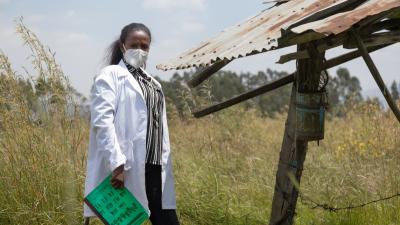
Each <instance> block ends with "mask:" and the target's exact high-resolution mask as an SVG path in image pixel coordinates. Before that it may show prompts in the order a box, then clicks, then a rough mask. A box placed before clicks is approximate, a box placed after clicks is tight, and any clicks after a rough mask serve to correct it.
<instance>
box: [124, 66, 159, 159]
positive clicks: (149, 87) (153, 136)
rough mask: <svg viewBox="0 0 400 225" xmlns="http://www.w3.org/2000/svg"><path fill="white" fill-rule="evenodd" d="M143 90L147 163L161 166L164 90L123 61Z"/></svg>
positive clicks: (140, 70) (141, 71) (147, 76)
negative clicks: (145, 115) (145, 112)
mask: <svg viewBox="0 0 400 225" xmlns="http://www.w3.org/2000/svg"><path fill="white" fill-rule="evenodd" d="M122 60H123V61H124V63H125V65H126V67H127V69H128V70H129V72H130V73H131V74H132V75H133V77H134V78H135V79H136V80H137V81H138V83H139V86H140V88H141V89H142V92H143V95H144V98H145V100H146V106H147V118H148V120H147V135H146V163H149V164H156V165H161V152H162V137H163V126H162V124H163V123H162V112H163V107H164V105H163V100H164V94H163V91H162V89H161V88H160V87H159V86H158V85H157V84H156V83H155V82H154V81H153V78H151V77H150V76H149V75H147V74H146V73H144V72H143V70H142V69H140V68H135V67H133V66H131V65H130V64H128V63H127V62H126V61H125V60H124V59H122Z"/></svg>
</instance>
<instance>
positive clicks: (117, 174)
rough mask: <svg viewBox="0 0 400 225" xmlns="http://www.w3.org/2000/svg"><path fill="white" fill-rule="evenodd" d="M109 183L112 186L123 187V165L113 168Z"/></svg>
mask: <svg viewBox="0 0 400 225" xmlns="http://www.w3.org/2000/svg"><path fill="white" fill-rule="evenodd" d="M111 185H112V186H113V187H114V188H123V187H124V165H121V166H119V167H117V168H115V170H114V171H113V172H112V175H111Z"/></svg>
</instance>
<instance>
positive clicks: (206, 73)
mask: <svg viewBox="0 0 400 225" xmlns="http://www.w3.org/2000/svg"><path fill="white" fill-rule="evenodd" d="M230 62H231V61H230V60H227V59H225V60H221V61H218V62H216V63H214V64H213V65H211V66H209V67H207V68H205V69H202V70H200V71H199V72H197V73H195V74H193V78H192V79H191V80H189V81H188V82H187V84H188V86H189V87H191V88H194V87H196V86H198V85H199V84H201V83H202V82H203V81H205V80H206V79H207V78H209V77H210V76H212V75H213V74H214V73H216V72H218V70H220V69H222V67H224V66H226V65H227V64H228V63H230Z"/></svg>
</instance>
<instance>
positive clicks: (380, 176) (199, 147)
mask: <svg viewBox="0 0 400 225" xmlns="http://www.w3.org/2000/svg"><path fill="white" fill-rule="evenodd" d="M17 28H18V29H17V30H18V31H19V33H20V34H21V36H22V38H23V39H24V40H25V41H26V42H27V44H28V45H29V46H30V47H31V48H32V49H33V51H32V52H33V60H32V63H33V65H34V67H35V68H36V70H35V71H36V72H37V74H33V75H32V77H33V79H34V82H39V81H40V79H38V78H43V79H45V80H46V81H48V84H49V85H48V86H46V89H45V92H44V93H45V94H44V95H43V96H42V97H41V98H40V99H38V102H40V104H39V105H40V106H41V107H40V108H41V109H42V110H41V111H39V113H36V114H35V115H34V116H32V110H31V107H32V106H31V105H30V104H29V102H27V101H26V94H27V93H26V92H24V90H23V89H21V87H20V86H19V85H18V80H17V77H18V75H17V74H16V73H15V72H14V70H13V69H12V67H11V64H10V62H9V61H8V59H7V57H6V55H5V54H4V53H2V52H0V74H1V75H2V76H4V79H1V83H0V153H1V155H2V157H1V158H0V224H1V225H3V224H4V225H6V224H29V225H32V224H46V225H55V224H83V218H82V210H83V201H82V199H83V183H84V179H85V170H86V156H87V150H88V137H89V129H88V128H89V122H88V120H85V119H82V118H81V117H80V116H79V111H78V108H74V107H71V105H72V106H73V104H72V102H73V99H72V98H71V96H70V95H69V93H68V91H66V89H65V88H62V87H63V85H64V86H67V84H68V81H67V79H66V78H65V77H64V74H63V73H62V70H61V69H60V68H59V66H58V65H57V64H56V62H55V61H54V59H53V58H52V56H51V54H50V53H49V52H48V51H47V50H45V49H44V48H41V44H40V43H38V42H37V39H36V37H35V36H33V34H32V33H30V32H29V30H27V29H26V28H25V27H23V25H22V24H20V25H19V26H18V27H17ZM67 104H68V107H66V105H67ZM167 107H170V108H169V115H168V119H169V121H168V122H169V129H170V138H171V150H172V154H173V163H174V165H173V166H174V167H173V169H174V174H175V181H176V192H177V205H178V215H179V217H180V220H181V223H182V224H184V225H186V224H256V225H259V224H268V218H269V214H270V207H271V199H272V195H273V190H274V184H275V173H276V168H277V162H278V156H279V151H280V145H281V142H282V137H283V128H284V122H285V118H286V115H284V114H282V115H277V116H276V118H274V119H271V118H262V117H261V116H260V115H259V114H258V113H257V112H256V111H252V110H250V111H245V110H243V109H242V108H241V107H240V106H235V107H233V108H230V109H228V110H225V111H223V112H220V113H217V114H215V115H211V116H207V117H204V118H202V119H192V118H189V119H185V120H181V119H179V118H178V116H177V113H175V112H174V109H173V108H172V106H170V105H169V106H167ZM399 137H400V126H399V124H398V122H397V121H396V119H395V117H394V116H393V115H392V114H391V113H388V112H383V111H382V110H381V109H379V108H378V106H376V105H374V104H370V103H365V104H361V105H355V106H353V107H352V108H348V109H347V116H346V117H342V118H329V119H328V120H327V122H326V131H325V139H324V140H323V141H321V142H320V144H319V146H317V144H316V143H315V142H312V143H310V144H309V149H308V153H307V157H306V162H305V168H304V171H303V177H302V181H301V190H300V191H301V192H302V195H303V196H305V198H306V199H312V200H313V201H316V202H319V203H321V204H329V205H332V206H334V207H344V206H349V205H356V204H360V203H363V202H367V201H371V200H374V199H379V198H382V197H386V196H390V195H393V194H395V193H398V192H400V176H399V172H400V138H399ZM311 206H313V205H312V204H311ZM295 221H296V224H298V225H313V224H315V225H326V224H328V225H339V224H341V225H359V224H371V225H372V224H373V225H389V224H390V225H398V224H400V198H392V199H390V200H386V201H382V202H378V203H374V204H370V205H368V206H365V207H362V208H358V209H353V210H344V211H339V212H328V211H325V210H322V209H318V208H316V209H310V205H308V204H307V201H300V200H299V202H298V205H297V214H296V218H295ZM92 224H100V222H99V221H96V222H93V223H92Z"/></svg>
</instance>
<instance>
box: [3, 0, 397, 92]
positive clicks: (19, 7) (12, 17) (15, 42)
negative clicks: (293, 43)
mask: <svg viewBox="0 0 400 225" xmlns="http://www.w3.org/2000/svg"><path fill="white" fill-rule="evenodd" d="M262 2H263V1H262V0H253V1H244V0H242V1H238V0H236V1H232V0H130V1H126V0H120V1H93V0H90V1H76V0H70V1H55V0H53V1H49V0H46V1H45V0H35V1H34V0H0V50H1V51H3V52H4V53H5V54H6V55H8V56H9V59H10V61H11V62H12V64H13V67H14V69H15V70H16V71H17V72H19V73H20V74H23V69H22V66H25V67H27V68H29V64H30V63H29V60H28V59H27V57H28V56H29V55H30V52H29V49H28V48H27V46H23V41H22V40H21V38H20V37H19V36H18V35H17V34H16V33H15V25H16V22H15V21H16V19H18V18H19V17H20V16H23V21H24V24H25V25H26V26H27V27H28V28H29V29H31V30H32V31H33V32H34V33H35V34H36V35H37V36H38V37H39V39H40V40H41V42H42V43H43V44H45V45H46V46H48V47H50V48H51V50H52V51H53V52H55V53H56V55H55V57H56V60H57V62H58V63H59V64H61V66H62V69H63V71H64V72H65V73H66V74H67V76H68V77H69V79H70V82H71V84H72V85H73V86H74V87H75V88H76V89H77V90H78V91H79V92H81V93H83V94H84V95H85V96H89V90H90V87H91V85H92V83H93V77H94V76H95V74H96V73H98V71H99V70H100V69H101V68H102V67H104V66H105V64H104V57H105V54H106V49H107V47H108V46H109V45H110V44H111V43H112V42H113V41H114V40H116V39H117V38H118V36H119V34H120V32H121V29H122V28H123V27H124V26H125V25H127V24H129V23H131V22H141V23H144V24H146V25H147V26H148V27H149V28H150V29H151V31H152V36H153V40H152V45H151V49H150V54H149V58H148V63H147V70H148V71H149V72H150V73H151V74H153V75H155V76H158V77H160V78H161V79H165V80H168V79H169V78H170V77H171V75H172V74H173V73H174V71H167V72H164V71H159V70H157V69H156V68H155V66H156V65H157V64H159V63H162V62H165V61H166V60H168V59H170V58H173V57H175V56H177V55H178V54H179V53H181V52H183V51H185V50H187V49H188V48H191V47H194V46H196V45H197V44H198V43H200V42H201V41H203V40H206V39H208V38H210V37H212V36H214V35H215V34H217V33H219V32H220V31H221V30H223V29H225V28H226V27H228V26H231V25H234V24H236V23H238V22H241V21H243V20H245V19H246V18H248V17H250V16H252V15H255V14H257V13H258V12H260V11H261V10H263V9H265V8H266V7H267V6H266V5H265V4H262ZM294 51H295V48H294V47H289V48H284V49H281V50H278V51H271V52H266V53H263V54H259V55H256V56H251V57H247V58H242V59H238V60H235V61H233V62H232V63H230V64H229V65H228V66H226V67H225V68H224V69H228V70H233V71H236V72H257V71H260V70H264V71H265V70H266V69H267V68H270V69H273V70H285V71H287V72H293V71H294V70H295V64H294V62H289V63H286V64H283V65H279V64H276V63H275V62H276V61H277V60H278V59H279V56H280V55H282V54H285V53H290V52H294ZM344 52H345V51H344V50H342V49H339V48H337V49H333V50H329V51H328V52H327V58H328V59H329V58H330V57H333V56H335V55H338V54H342V53H344ZM399 53H400V44H396V45H393V46H390V47H387V48H385V49H382V50H380V51H377V52H374V53H372V54H371V56H372V58H373V60H374V62H375V63H376V65H377V66H378V69H379V71H380V72H381V75H382V77H383V80H384V81H385V82H386V85H387V86H390V84H391V82H392V81H393V80H396V81H397V83H400V76H399V75H400V72H399V65H400V57H399ZM341 66H342V67H346V68H348V69H349V70H350V72H351V74H353V75H355V76H357V77H358V78H359V80H360V82H361V86H362V88H363V94H364V95H368V96H378V97H380V98H382V95H381V94H380V93H379V91H378V88H377V85H376V83H375V81H374V80H373V78H372V76H371V74H370V73H369V71H368V68H367V67H366V65H365V63H364V61H362V59H356V60H353V61H350V62H347V63H345V64H342V65H341ZM337 69H338V67H335V68H332V69H330V70H329V72H330V74H331V75H334V74H335V71H336V70H337Z"/></svg>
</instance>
